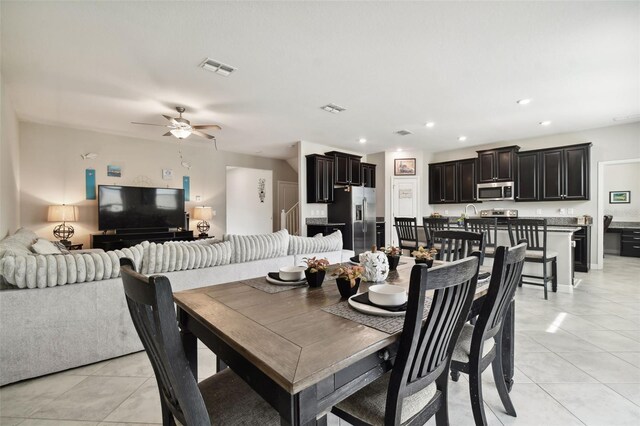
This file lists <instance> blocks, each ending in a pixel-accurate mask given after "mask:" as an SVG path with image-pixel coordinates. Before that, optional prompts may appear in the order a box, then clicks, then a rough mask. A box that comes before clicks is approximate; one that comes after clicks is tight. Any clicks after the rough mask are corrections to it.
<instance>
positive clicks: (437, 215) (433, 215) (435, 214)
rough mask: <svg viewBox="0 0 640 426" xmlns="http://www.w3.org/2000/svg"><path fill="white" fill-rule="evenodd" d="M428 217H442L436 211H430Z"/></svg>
mask: <svg viewBox="0 0 640 426" xmlns="http://www.w3.org/2000/svg"><path fill="white" fill-rule="evenodd" d="M430 217H433V218H439V217H442V215H441V214H440V213H438V212H433V213H431V215H430Z"/></svg>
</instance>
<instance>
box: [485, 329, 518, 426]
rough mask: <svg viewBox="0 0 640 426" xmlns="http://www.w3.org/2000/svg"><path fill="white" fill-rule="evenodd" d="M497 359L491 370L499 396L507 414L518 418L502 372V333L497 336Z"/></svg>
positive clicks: (494, 360)
mask: <svg viewBox="0 0 640 426" xmlns="http://www.w3.org/2000/svg"><path fill="white" fill-rule="evenodd" d="M496 341H497V343H496V357H495V358H494V359H493V362H492V363H491V369H492V370H493V379H494V381H495V382H496V388H497V389H498V395H500V400H501V401H502V405H503V406H504V409H505V410H506V411H507V414H508V415H510V416H513V417H517V414H516V409H515V407H514V406H513V402H511V397H510V396H509V389H508V388H507V384H506V383H505V381H504V375H503V372H502V370H503V369H502V331H500V333H498V335H497V336H496Z"/></svg>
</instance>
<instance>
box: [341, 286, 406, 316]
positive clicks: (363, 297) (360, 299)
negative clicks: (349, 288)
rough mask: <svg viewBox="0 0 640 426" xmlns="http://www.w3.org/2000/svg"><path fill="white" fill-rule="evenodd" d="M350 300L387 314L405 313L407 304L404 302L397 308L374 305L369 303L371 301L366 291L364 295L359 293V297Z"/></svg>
mask: <svg viewBox="0 0 640 426" xmlns="http://www.w3.org/2000/svg"><path fill="white" fill-rule="evenodd" d="M352 300H354V301H356V302H358V303H362V304H365V305H369V306H373V307H375V308H378V309H384V310H385V311H389V312H405V311H406V310H407V302H404V303H403V304H402V305H399V306H382V305H376V304H375V303H373V302H372V301H371V299H369V292H368V291H365V292H364V293H360V294H359V295H357V296H356V297H354V298H353V299H352Z"/></svg>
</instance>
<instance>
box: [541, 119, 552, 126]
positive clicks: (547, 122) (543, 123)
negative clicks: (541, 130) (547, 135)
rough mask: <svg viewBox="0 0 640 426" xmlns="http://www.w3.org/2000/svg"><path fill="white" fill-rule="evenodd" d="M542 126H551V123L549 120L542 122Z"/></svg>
mask: <svg viewBox="0 0 640 426" xmlns="http://www.w3.org/2000/svg"><path fill="white" fill-rule="evenodd" d="M538 124H540V125H541V126H548V125H549V124H551V122H550V121H549V120H545V121H541V122H540V123H538Z"/></svg>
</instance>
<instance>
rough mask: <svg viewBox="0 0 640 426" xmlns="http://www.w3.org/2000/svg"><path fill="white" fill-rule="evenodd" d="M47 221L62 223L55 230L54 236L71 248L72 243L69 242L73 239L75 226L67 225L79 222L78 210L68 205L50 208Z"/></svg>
mask: <svg viewBox="0 0 640 426" xmlns="http://www.w3.org/2000/svg"><path fill="white" fill-rule="evenodd" d="M47 220H48V221H49V222H62V223H61V224H60V225H57V226H56V227H55V228H53V236H54V237H56V238H57V239H59V240H60V242H61V243H62V244H64V245H65V246H70V245H71V241H69V238H71V237H73V226H71V225H67V222H76V221H77V220H78V208H77V207H75V206H67V205H66V204H62V205H59V206H49V213H48V214H47Z"/></svg>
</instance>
